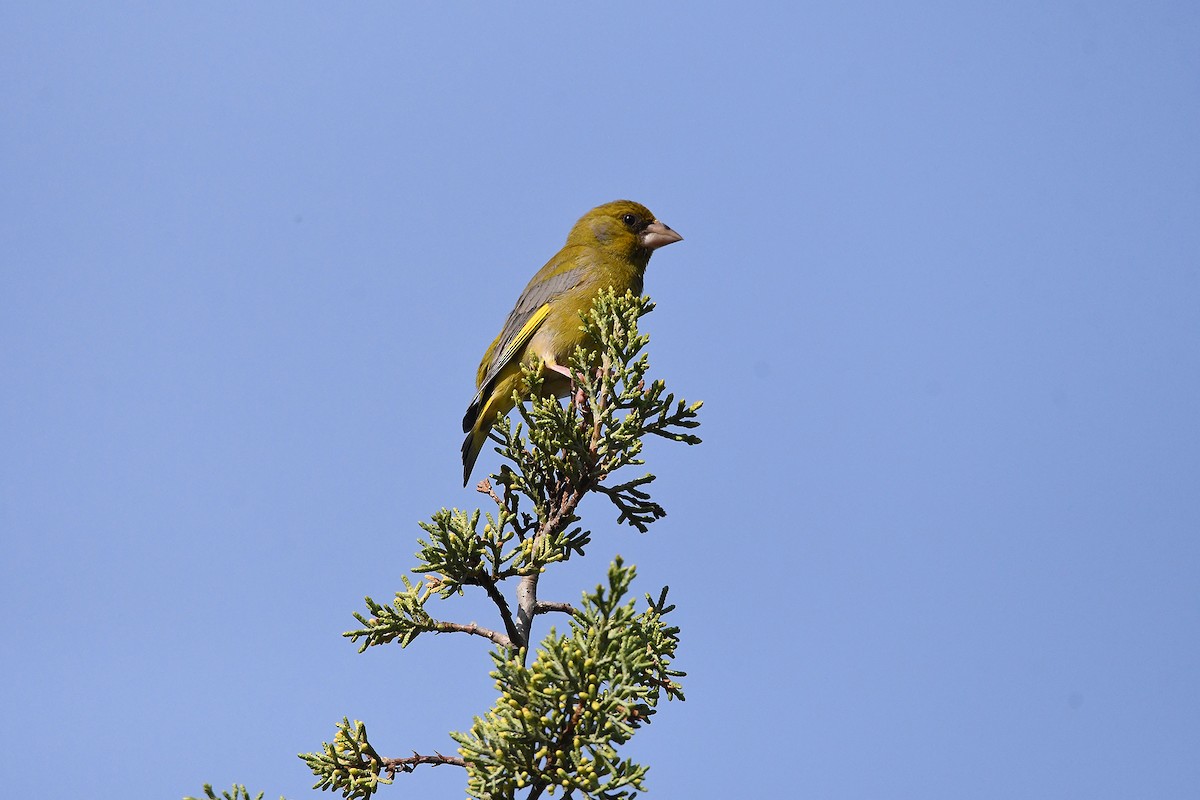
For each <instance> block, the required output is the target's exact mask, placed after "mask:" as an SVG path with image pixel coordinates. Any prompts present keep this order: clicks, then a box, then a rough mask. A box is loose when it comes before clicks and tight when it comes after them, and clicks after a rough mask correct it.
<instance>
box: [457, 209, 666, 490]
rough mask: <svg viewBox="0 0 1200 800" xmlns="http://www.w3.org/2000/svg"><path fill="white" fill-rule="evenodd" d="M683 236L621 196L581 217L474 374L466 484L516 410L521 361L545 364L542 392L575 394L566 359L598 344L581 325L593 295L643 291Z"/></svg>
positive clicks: (521, 391)
mask: <svg viewBox="0 0 1200 800" xmlns="http://www.w3.org/2000/svg"><path fill="white" fill-rule="evenodd" d="M681 239H683V237H682V236H680V235H679V234H678V233H676V232H675V231H673V230H671V229H670V228H669V227H667V226H666V225H664V224H663V223H662V222H659V221H658V220H657V219H655V217H654V215H653V214H651V213H650V210H649V209H647V208H646V207H645V206H643V205H640V204H638V203H634V202H632V201H629V200H617V201H615V202H612V203H605V204H604V205H602V206H598V207H596V208H593V209H592V210H591V211H589V212H588V213H586V214H584V215H583V216H582V217H581V218H580V219H579V221H578V222H576V223H575V227H573V228H571V233H570V234H568V236H567V243H566V245H564V246H563V248H562V249H561V250H559V251H558V252H557V253H555V254H554V257H553V258H551V259H550V260H549V261H547V262H546V266H544V267H542V268H541V269H540V270H538V273H537V274H536V275H534V276H533V279H532V280H530V281H529V285H528V286H526V287H525V291H523V292H521V296H520V297H518V298H517V304H516V306H514V307H513V310H512V311H510V312H509V314H508V319H506V320H505V321H504V327H503V328H501V329H500V334H499V335H498V336H497V337H496V338H495V340H494V341H493V342H492V344H491V346H489V347H488V349H487V352H485V353H484V354H483V360H482V361H480V362H479V371H478V373H477V374H476V376H475V385H476V387H477V388H478V391H477V392H476V393H475V398H474V399H473V400H471V405H470V407H469V408H467V413H466V416H464V417H463V432H464V433H466V434H467V438H466V439H464V440H463V445H462V458H463V486H466V485H467V482H468V481H469V480H470V479H471V469H472V468H473V467H474V466H475V459H476V458H478V456H479V450H480V448H482V447H483V443H484V442H485V441H486V440H487V436H488V431H490V430H491V427H492V425H493V424H494V423H495V422H496V418H497V417H498V416H499V415H502V414H507V413H508V412H509V411H511V410H512V408H513V393H514V392H516V393H517V394H518V395H520V396H526V395H528V393H529V390H528V387H526V386H525V385H524V381H523V379H522V376H521V366H522V364H536V363H538V362H540V363H541V365H542V375H543V376H544V380H543V383H542V394H544V395H546V396H549V395H551V394H553V395H555V396H557V397H563V396H565V395H568V394H570V391H571V370H570V368H569V367H567V366H566V365H567V364H568V363H569V361H570V358H571V356H572V354H573V353H574V352H575V348H576V347H579V346H583V347H585V348H589V349H591V348H594V347H595V345H594V343H591V342H588V341H587V340H586V337H585V336H584V334H583V331H582V330H581V329H580V326H581V325H582V323H583V319H582V315H583V314H585V313H586V312H587V311H589V310H590V309H591V307H592V303H593V302H594V301H595V299H596V295H597V294H599V293H600V291H601V290H603V289H608V288H612V289H615V290H616V291H617V292H618V293H619V294H623V293H624V292H625V291H626V290H628V291H632V292H633V293H634V294H641V293H642V277H643V275H645V273H646V265H647V264H648V263H649V262H650V254H651V253H653V252H654V251H655V250H657V249H658V248H660V247H663V246H664V245H668V244H671V243H672V242H678V241H680V240H681Z"/></svg>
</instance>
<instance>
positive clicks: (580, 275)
mask: <svg viewBox="0 0 1200 800" xmlns="http://www.w3.org/2000/svg"><path fill="white" fill-rule="evenodd" d="M586 276H587V270H586V269H585V268H583V267H574V268H573V269H569V270H566V271H565V272H560V273H558V274H557V275H551V276H550V277H549V278H547V279H545V280H543V281H538V282H537V283H535V284H532V285H530V286H527V287H525V291H524V292H522V293H521V296H520V297H519V298H518V299H517V304H516V306H514V307H513V310H512V312H511V313H509V315H508V319H507V320H505V321H504V327H503V328H501V329H500V336H499V337H498V338H497V341H496V349H495V355H494V356H493V357H492V361H491V363H489V364H488V365H487V370H486V371H485V372H484V373H483V376H482V378H481V380H480V381H479V394H480V395H484V394H486V393H487V392H488V384H490V383H491V382H492V380H493V379H494V378H495V377H496V376H497V375H498V374H499V373H500V370H502V369H504V368H505V367H506V366H508V364H509V362H511V361H512V360H513V359H514V358H516V357H517V356H518V355H520V353H521V351H522V349H524V347H525V345H527V344H529V340H530V339H531V338H533V334H534V332H535V331H537V329H538V327H539V326H540V325H541V324H542V322H543V321H544V320H545V319H546V315H547V314H549V313H550V306H551V305H552V304H553V303H554V301H555V300H557V299H558V298H560V297H561V296H562V295H563V294H564V293H565V292H568V291H570V290H571V289H574V288H575V287H576V286H578V285H579V284H580V283H582V282H583V280H584V278H585V277H586Z"/></svg>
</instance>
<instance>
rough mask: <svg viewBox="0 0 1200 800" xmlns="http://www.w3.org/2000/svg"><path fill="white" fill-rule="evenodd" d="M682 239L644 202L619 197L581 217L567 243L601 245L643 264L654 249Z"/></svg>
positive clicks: (616, 254) (622, 256)
mask: <svg viewBox="0 0 1200 800" xmlns="http://www.w3.org/2000/svg"><path fill="white" fill-rule="evenodd" d="M682 239H683V237H682V236H680V235H679V234H678V233H676V232H675V231H673V230H671V229H670V228H669V227H667V226H666V225H665V224H663V223H662V222H659V221H658V220H657V219H655V218H654V214H652V213H650V209H648V208H646V207H645V206H644V205H642V204H641V203H635V202H633V201H632V200H617V201H615V202H612V203H605V204H604V205H602V206H597V207H596V208H593V209H592V210H591V211H589V212H588V213H586V214H584V215H583V216H582V217H580V219H579V221H578V222H576V223H575V227H574V228H572V229H571V234H570V235H569V236H568V237H567V244H568V245H571V244H578V245H585V246H589V247H599V248H602V249H604V250H606V251H608V252H610V253H612V254H613V255H615V256H618V257H620V258H624V259H628V260H630V261H633V262H635V263H637V264H639V265H640V266H643V267H644V266H645V265H646V263H647V262H648V261H649V260H650V254H651V253H652V252H654V251H655V250H657V249H658V248H660V247H663V246H665V245H668V244H671V243H672V242H678V241H680V240H682Z"/></svg>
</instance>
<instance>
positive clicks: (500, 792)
mask: <svg viewBox="0 0 1200 800" xmlns="http://www.w3.org/2000/svg"><path fill="white" fill-rule="evenodd" d="M633 576H634V567H632V566H628V567H627V566H625V565H624V564H623V563H622V561H621V559H620V558H619V557H618V558H617V559H616V560H615V561H614V562H613V564H612V566H611V567H610V568H609V570H608V587H607V590H606V588H605V587H604V586H597V587H596V590H595V591H594V592H593V593H591V594H585V595H584V598H583V605H582V607H581V608H580V610H579V611H578V612H577V613H576V614H575V615H574V616H573V617H572V619H571V621H570V630H569V632H568V633H567V634H565V635H559V634H558V633H557V632H556V631H555V630H554V629H553V628H552V629H551V630H550V633H549V635H547V636H546V638H544V639H543V640H542V643H541V647H540V648H539V650H538V655H537V658H536V659H535V660H534V662H533V666H532V667H529V668H526V667H525V666H524V664H523V663H522V662H523V658H522V654H521V653H519V652H518V653H513V652H511V651H504V650H498V651H495V652H493V653H492V659H493V660H494V661H495V663H496V668H495V669H494V670H493V671H492V672H491V677H492V678H494V679H495V680H496V688H497V689H499V690H500V692H501V694H500V697H499V698H498V699H497V701H496V704H495V705H494V706H493V707H492V709H491V710H490V711H489V712H488V713H487V714H486V715H485V716H483V717H476V718H475V724H474V725H472V726H471V730H470V732H468V733H455V734H452V735H453V736H454V739H455V741H457V742H458V743H459V750H458V751H459V753H460V754H461V755H462V756H463V757H464V759H465V761H466V767H467V774H468V781H467V792H468V794H470V795H471V796H472V797H478V798H493V797H512V796H513V794H514V792H515V791H516V790H519V789H525V788H528V789H529V790H530V792H540V791H542V790H546V791H548V793H550V794H554V792H555V790H557V789H560V788H561V789H562V790H564V791H567V790H574V791H575V792H576V793H578V794H579V795H580V796H581V797H595V798H614V799H615V798H626V797H632V796H634V795H635V794H636V792H637V791H640V790H642V789H644V788H645V787H644V785H643V778H644V776H645V774H646V767H644V766H642V765H639V764H635V763H634V762H633V761H631V760H629V759H622V758H620V757H619V756H618V754H617V749H616V748H617V746H618V745H621V744H624V743H625V742H626V741H628V740H629V738H630V737H631V736H633V734H634V732H635V731H636V730H637V729H638V728H640V727H641V726H642V725H643V724H646V723H649V722H650V717H651V716H652V715H653V714H654V713H655V710H656V707H657V705H658V700H659V697H660V695H661V694H662V693H663V692H666V694H667V697H668V698H669V699H670V698H678V699H681V700H682V699H683V694H682V692H681V690H680V686H679V684H678V683H675V682H674V681H673V680H672V679H673V678H675V677H678V676H681V675H683V673H682V672H678V671H675V670H672V669H671V668H670V662H671V660H672V659H673V658H674V657H675V647H676V645H677V644H678V641H679V639H678V629H677V628H674V627H671V626H668V625H667V624H666V622H665V621H664V616H665V615H666V613H667V612H668V611H669V610H670V608H668V607H665V606H664V605H663V604H664V603H665V598H666V590H665V589H664V590H663V594H662V596H661V597H660V601H659V602H658V603H654V602H652V601H650V598H649V597H647V600H648V601H650V602H649V603H648V607H647V608H646V609H645V610H644V611H642V612H640V613H638V612H637V611H636V609H635V608H634V603H633V602H632V601H630V602H627V603H626V602H624V598H625V596H626V594H628V591H629V585H630V583H631V582H632V580H633Z"/></svg>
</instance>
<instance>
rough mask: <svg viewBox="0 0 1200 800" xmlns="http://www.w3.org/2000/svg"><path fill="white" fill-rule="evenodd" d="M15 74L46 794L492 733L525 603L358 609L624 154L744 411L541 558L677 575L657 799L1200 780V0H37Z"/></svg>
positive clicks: (7, 519) (714, 420)
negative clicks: (375, 618) (499, 611)
mask: <svg viewBox="0 0 1200 800" xmlns="http://www.w3.org/2000/svg"><path fill="white" fill-rule="evenodd" d="M0 106H2V114H3V124H2V125H0V176H2V178H0V532H2V535H3V552H4V556H3V559H2V560H0V602H2V604H3V642H4V652H5V657H4V659H3V662H4V665H3V667H0V670H2V671H3V673H4V676H3V681H2V682H0V686H2V687H3V688H0V693H2V697H0V706H2V707H3V710H4V718H5V724H4V726H3V731H2V732H0V745H2V749H3V751H4V752H5V753H7V754H8V758H9V761H10V763H9V768H8V769H7V770H6V773H7V774H6V777H5V778H4V783H5V789H4V793H5V794H6V795H7V796H11V797H33V796H38V797H85V796H86V797H130V798H171V797H179V796H181V795H183V794H187V793H195V792H198V791H199V789H200V786H201V784H202V783H203V782H205V781H213V782H215V783H217V784H223V785H226V786H228V785H229V784H230V783H232V782H233V781H235V780H236V781H239V782H245V783H248V784H249V785H250V786H251V787H252V788H253V789H255V790H256V791H257V790H259V789H265V790H266V791H267V793H268V797H277V796H278V795H279V794H281V793H284V794H286V795H287V796H288V797H289V799H290V800H294V798H299V797H310V796H312V794H313V793H311V792H310V791H309V790H308V787H309V786H310V785H311V782H312V778H311V777H310V775H309V774H308V772H307V771H306V769H305V768H304V766H303V765H302V764H301V762H300V761H299V760H297V759H296V758H295V753H297V752H300V751H305V750H312V749H317V748H318V747H319V746H320V743H321V742H322V741H324V740H326V739H328V738H330V736H331V735H332V733H333V726H334V723H335V722H336V721H338V720H339V719H341V717H342V716H343V715H347V716H349V717H350V718H351V719H354V718H360V719H364V720H366V721H367V722H368V725H369V729H370V730H371V732H372V734H373V739H374V740H375V743H376V745H377V746H378V748H379V749H380V750H381V751H382V752H384V753H388V754H392V755H403V754H407V753H409V752H411V751H412V750H414V749H416V750H420V751H422V752H425V751H429V750H434V749H441V750H445V751H450V750H452V747H453V746H452V744H451V743H450V742H449V739H448V738H447V737H446V731H447V730H449V729H452V728H458V729H464V728H466V727H468V726H469V725H470V719H471V715H472V714H474V713H477V712H480V711H482V710H483V709H484V708H486V706H487V705H488V704H489V703H490V702H491V700H492V697H493V690H492V688H491V685H490V683H489V682H488V681H487V679H486V677H485V676H484V673H485V672H486V670H487V669H488V663H489V662H488V660H487V656H486V649H487V648H486V643H485V642H483V641H482V640H478V639H470V640H468V639H467V637H453V636H443V637H440V638H432V637H431V638H428V639H426V640H421V641H418V642H417V644H416V645H414V646H413V647H412V648H410V649H409V650H408V651H403V652H402V651H400V650H399V649H394V650H393V649H380V650H376V651H373V652H371V653H368V654H366V655H362V656H360V655H358V654H357V653H356V652H355V648H354V647H353V646H352V645H350V644H349V643H347V642H345V641H344V640H342V639H341V638H340V637H339V634H340V632H341V631H343V630H345V629H347V628H349V627H351V626H352V625H353V619H352V618H351V612H353V611H355V610H358V609H360V608H361V607H362V596H363V595H365V594H371V595H372V596H374V597H376V598H377V599H386V598H388V597H389V596H390V594H391V592H392V591H393V590H394V589H396V588H398V587H399V585H400V576H401V575H402V574H403V573H404V571H405V570H406V569H407V568H408V567H409V566H410V565H411V564H412V557H411V554H412V552H413V551H414V550H415V544H414V540H415V539H416V537H417V535H418V533H419V531H418V529H417V527H416V522H417V521H418V520H420V519H424V518H427V517H428V516H429V515H430V514H431V513H432V512H433V511H435V510H437V509H438V508H440V507H442V506H460V507H461V506H466V505H471V506H474V505H476V500H475V495H473V493H472V492H470V491H469V490H465V489H462V488H460V487H459V485H458V484H459V469H460V467H459V443H460V439H461V434H460V432H459V420H460V418H461V416H462V412H463V410H464V408H465V406H466V404H467V402H468V400H469V399H470V396H471V394H472V392H473V376H474V370H475V367H476V365H477V364H478V360H479V357H480V355H481V352H482V350H483V348H484V347H485V346H486V345H487V343H488V342H489V341H490V340H491V338H492V336H493V335H494V334H495V332H496V330H497V329H498V327H499V325H500V323H501V321H502V319H503V317H504V315H505V314H506V313H507V311H508V309H509V307H510V305H511V303H512V301H513V300H514V298H515V296H516V294H517V292H518V291H519V290H520V288H521V287H522V286H523V285H524V283H525V281H526V280H527V279H528V277H529V275H530V274H531V273H532V272H533V271H534V270H535V269H536V268H537V267H539V266H540V265H541V264H542V263H543V261H544V260H545V259H546V258H547V257H548V256H549V255H550V254H552V253H553V252H554V251H555V250H556V249H557V248H558V247H559V246H560V244H561V243H562V240H563V239H564V237H565V235H566V232H567V230H568V228H569V227H570V225H571V224H572V222H574V220H575V219H576V218H577V217H578V216H580V215H581V214H582V213H583V212H585V211H587V210H588V209H589V208H591V207H592V206H594V205H597V204H599V203H601V202H604V201H608V200H612V199H616V198H620V197H628V198H632V199H636V200H639V201H641V202H643V203H645V204H647V205H648V206H650V208H652V209H653V210H654V211H655V212H656V213H657V214H658V215H659V217H661V218H662V219H663V220H665V221H666V222H668V223H669V224H670V225H672V226H673V227H675V228H676V229H678V230H679V231H680V232H682V233H683V235H684V236H685V237H686V241H684V242H683V243H681V244H678V245H673V246H672V247H670V248H667V249H665V250H663V251H660V252H659V253H658V254H657V255H655V257H654V259H653V262H652V263H651V265H650V270H649V273H648V275H647V281H646V288H647V291H648V292H649V293H650V294H652V295H653V296H654V298H655V299H656V301H657V302H658V304H659V308H658V310H657V311H656V312H655V313H654V314H653V315H652V316H651V317H650V318H648V320H647V327H648V329H649V332H650V333H651V335H652V337H653V341H652V343H651V355H652V359H653V364H654V371H655V373H656V374H657V375H659V376H661V377H663V378H665V379H666V380H667V381H668V383H669V385H670V386H671V387H672V389H674V390H676V391H677V392H679V393H680V394H682V395H684V396H686V397H688V398H692V399H703V400H705V401H706V403H707V405H706V408H705V411H704V416H703V422H704V426H703V428H702V429H701V431H700V432H701V433H702V434H703V435H704V436H705V439H706V441H705V444H704V445H703V446H701V447H697V448H690V449H689V448H683V447H680V446H672V445H668V444H666V443H664V444H661V445H655V446H653V447H652V448H651V449H650V453H649V456H650V467H651V469H653V470H654V471H655V472H656V473H658V474H659V476H660V484H659V491H658V495H657V496H658V499H659V500H660V501H661V502H663V503H664V504H665V505H666V507H667V509H668V511H669V512H670V515H669V516H668V517H667V518H666V519H665V520H663V521H662V522H661V523H659V524H657V525H656V526H655V528H654V529H653V530H652V532H651V533H650V534H648V535H645V536H641V535H638V534H637V533H635V532H633V531H630V530H627V529H618V528H616V527H615V526H614V525H613V520H614V515H613V514H612V513H611V511H610V510H609V509H608V508H606V507H605V506H603V505H601V504H599V503H596V504H594V505H593V506H592V507H590V508H589V509H588V512H589V517H588V519H589V521H590V522H591V523H592V524H593V526H594V528H595V531H596V544H595V545H594V546H593V548H592V550H591V551H590V553H589V559H588V560H586V561H585V562H583V563H581V564H579V565H577V566H576V565H573V566H572V569H571V570H569V571H568V572H567V574H565V575H561V576H558V577H554V578H552V579H551V580H550V581H549V582H548V587H547V597H548V599H563V600H573V599H576V598H577V597H578V592H579V591H580V589H582V588H584V587H587V586H590V585H592V584H594V583H595V582H596V580H598V579H599V578H600V577H601V576H602V575H603V573H604V569H605V566H606V564H607V560H608V558H609V557H611V555H613V554H615V553H617V552H620V553H621V554H622V555H623V556H624V557H625V558H626V559H627V560H629V561H633V562H635V563H637V564H638V565H639V567H640V569H641V582H642V586H641V588H642V589H643V590H647V591H649V590H653V589H654V588H655V587H657V586H659V585H661V584H663V583H669V584H670V585H671V587H672V592H673V596H674V598H675V600H676V602H677V603H678V604H679V612H678V621H679V623H680V624H681V625H682V626H683V628H684V633H683V637H684V638H683V646H682V649H681V652H680V666H681V667H682V668H684V669H687V670H688V671H689V672H690V673H691V675H690V677H689V678H688V680H687V683H686V689H687V692H688V696H689V699H688V701H687V702H686V703H684V704H672V705H670V706H669V707H666V708H665V709H664V711H663V713H662V714H661V715H660V716H659V717H658V719H657V721H656V722H655V724H654V725H653V726H651V727H650V728H648V729H647V730H646V731H645V732H644V733H642V734H641V735H640V736H639V737H638V740H635V743H634V747H633V749H632V754H634V755H636V756H637V757H638V758H640V759H642V760H644V761H646V762H648V763H649V764H651V766H652V768H651V773H650V779H649V780H650V784H649V786H650V791H651V793H650V796H651V797H661V798H671V797H784V796H786V797H818V798H846V799H847V800H851V799H858V798H862V799H863V800H866V799H868V798H921V799H922V800H927V799H928V798H955V799H956V800H957V798H995V799H996V800H1010V799H1011V798H1054V799H1055V800H1057V799H1058V798H1089V800H1091V799H1092V798H1133V797H1144V798H1184V797H1196V796H1197V792H1198V791H1200V758H1197V753H1198V752H1200V536H1198V534H1200V7H1198V6H1196V4H1195V3H1188V2H1173V3H1172V2H1141V3H1073V4H1046V3H1034V2H1003V3H999V2H997V3H973V4H963V3H926V4H896V3H857V2H855V3H825V4H811V5H809V4H784V3H778V4H771V5H767V4H763V5H760V6H757V7H755V6H754V5H744V6H742V7H740V9H735V6H734V4H729V3H722V4H715V3H689V4H682V3H680V4H674V5H670V4H649V3H639V4H633V3H604V4H599V5H596V6H595V7H594V8H587V9H583V8H578V7H573V8H563V7H559V6H557V5H552V4H542V5H540V6H534V5H530V4H525V5H521V6H519V7H515V6H513V5H511V4H503V5H490V4H489V5H484V4H471V5H467V4H462V5H459V4H433V3H428V4H419V5H414V4H394V3H388V4H382V3H353V4H348V5H347V4H332V5H330V4H315V3H309V4H292V3H255V4H237V5H230V4H225V5H221V6H217V5H214V4H208V3H204V4H201V3H194V4H191V5H190V6H189V5H184V4H173V3H169V4H161V3H138V4H116V3H103V4H85V3H79V4H68V5H63V4H57V3H51V2H38V3H5V4H4V7H3V9H2V10H0ZM481 465H482V466H484V467H494V466H495V462H494V459H492V460H491V462H490V463H489V461H488V460H487V459H485V460H483V461H482V462H481ZM449 611H450V613H449V614H448V615H449V616H451V617H455V618H458V619H460V620H461V621H467V620H469V619H472V618H476V619H478V620H479V621H481V622H482V621H484V620H486V619H487V608H486V607H485V606H483V605H478V604H475V603H473V602H469V601H468V602H464V603H461V604H459V605H457V606H454V607H453V608H451V609H449ZM462 787H463V776H462V774H461V772H460V771H457V770H452V769H448V768H447V769H440V770H436V771H434V770H427V771H425V772H422V773H419V774H416V775H412V776H408V777H405V778H404V779H403V781H402V785H401V786H400V787H398V788H395V789H392V790H390V791H387V792H386V794H383V795H381V797H418V796H420V797H424V796H430V797H457V796H462V795H461V793H462Z"/></svg>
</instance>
